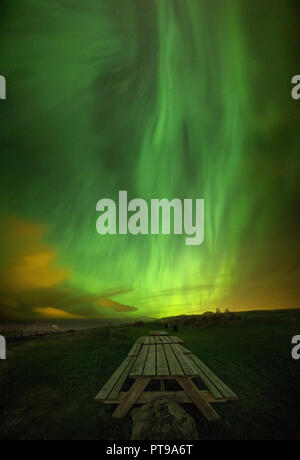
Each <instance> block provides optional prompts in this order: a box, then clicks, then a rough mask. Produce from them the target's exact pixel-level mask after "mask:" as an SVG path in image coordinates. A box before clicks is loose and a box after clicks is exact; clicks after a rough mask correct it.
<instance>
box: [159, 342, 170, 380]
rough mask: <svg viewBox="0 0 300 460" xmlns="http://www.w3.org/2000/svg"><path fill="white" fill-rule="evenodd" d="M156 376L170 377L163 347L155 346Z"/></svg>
mask: <svg viewBox="0 0 300 460" xmlns="http://www.w3.org/2000/svg"><path fill="white" fill-rule="evenodd" d="M156 375H162V376H163V375H170V372H169V368H168V363H167V360H166V356H165V352H164V347H163V346H162V345H156Z"/></svg>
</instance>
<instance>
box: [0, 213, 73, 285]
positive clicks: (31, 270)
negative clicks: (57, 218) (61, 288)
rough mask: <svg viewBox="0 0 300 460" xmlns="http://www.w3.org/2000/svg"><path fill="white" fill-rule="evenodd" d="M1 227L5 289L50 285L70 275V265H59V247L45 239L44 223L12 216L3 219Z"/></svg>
mask: <svg viewBox="0 0 300 460" xmlns="http://www.w3.org/2000/svg"><path fill="white" fill-rule="evenodd" d="M0 227H1V231H0V239H1V246H3V248H4V249H3V250H2V252H3V259H2V262H1V270H0V288H1V290H2V291H7V292H10V293H12V292H14V293H17V292H22V291H27V290H33V289H42V288H51V287H54V286H57V285H58V284H60V283H62V282H63V281H65V280H67V279H68V278H69V277H70V270H69V269H67V268H65V267H63V268H62V267H58V266H57V258H58V254H57V251H56V249H54V248H53V247H51V246H49V245H47V244H45V243H44V242H43V237H44V233H45V229H44V228H43V227H42V226H40V225H37V224H34V223H31V222H28V221H25V220H22V219H19V218H16V217H13V218H8V219H5V220H3V221H2V222H1V223H0Z"/></svg>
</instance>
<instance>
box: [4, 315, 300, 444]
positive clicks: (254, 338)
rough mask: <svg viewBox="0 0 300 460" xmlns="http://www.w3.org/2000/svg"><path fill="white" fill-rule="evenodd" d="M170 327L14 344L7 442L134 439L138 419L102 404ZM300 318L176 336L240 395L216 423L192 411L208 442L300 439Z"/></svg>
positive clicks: (8, 372) (7, 374)
mask: <svg viewBox="0 0 300 460" xmlns="http://www.w3.org/2000/svg"><path fill="white" fill-rule="evenodd" d="M153 328H158V329H161V326H159V325H158V324H156V325H153V324H151V325H145V326H142V327H120V328H117V329H113V330H112V329H109V328H105V329H104V328H102V329H95V330H90V331H81V332H77V333H69V334H62V335H57V336H49V337H44V338H39V339H35V340H28V341H25V342H24V341H23V342H14V343H9V344H8V359H7V360H6V361H0V413H1V418H0V439H13V440H16V439H105V440H120V439H124V440H126V439H127V440H128V439H130V432H131V423H130V422H131V421H130V415H128V416H127V417H125V418H124V419H122V420H115V419H113V418H112V417H111V414H112V412H113V409H114V408H113V406H106V405H103V404H101V403H96V402H94V401H93V398H94V397H95V395H96V394H97V393H98V391H99V390H100V388H101V386H102V385H103V384H104V383H105V381H106V380H107V379H108V378H109V377H110V376H111V374H112V373H113V372H114V370H115V369H116V367H117V366H118V365H119V364H120V363H121V362H122V360H123V359H124V358H125V357H126V355H127V354H128V351H129V349H130V347H131V346H132V344H133V343H134V341H135V340H136V339H137V338H138V337H140V336H141V335H147V334H148V332H149V331H150V329H153ZM298 334H300V310H295V311H286V312H268V313H264V312H253V313H247V314H243V319H242V321H240V322H239V323H238V324H235V325H233V326H231V327H230V326H222V325H219V326H211V327H208V328H203V329H199V328H193V327H186V328H181V329H180V330H179V332H178V333H177V334H176V335H178V336H179V337H181V338H182V339H183V340H184V341H185V346H186V347H187V348H189V349H191V350H192V351H193V352H194V353H196V354H197V355H198V356H199V357H200V359H202V360H203V361H204V362H205V363H206V364H207V365H208V366H209V367H210V368H211V369H212V370H213V371H214V372H215V373H216V374H217V375H218V376H219V377H220V378H221V379H222V380H224V382H225V383H227V384H228V386H229V387H231V388H232V389H233V390H234V391H235V392H236V393H237V394H238V396H239V400H238V401H234V402H230V403H229V402H228V403H226V404H218V405H215V408H216V409H217V411H218V412H219V413H220V415H221V417H222V420H221V421H220V422H217V423H209V422H207V421H206V420H205V419H204V418H203V416H202V415H201V414H200V413H199V412H198V411H197V409H196V408H194V407H193V406H191V405H186V406H185V408H186V409H187V410H188V412H189V413H190V414H191V415H192V416H193V417H194V418H195V420H196V423H197V427H198V432H199V436H200V438H201V439H300V361H293V360H292V358H291V345H290V343H291V338H292V336H294V335H298Z"/></svg>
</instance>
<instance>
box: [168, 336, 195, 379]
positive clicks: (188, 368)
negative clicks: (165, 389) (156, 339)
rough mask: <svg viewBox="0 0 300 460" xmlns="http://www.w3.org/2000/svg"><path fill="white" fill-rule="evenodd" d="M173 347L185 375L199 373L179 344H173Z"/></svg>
mask: <svg viewBox="0 0 300 460" xmlns="http://www.w3.org/2000/svg"><path fill="white" fill-rule="evenodd" d="M171 348H172V350H173V352H174V354H175V356H176V358H177V360H178V362H179V364H180V366H181V367H182V370H183V372H184V374H185V375H190V376H196V375H199V372H198V371H197V368H196V366H195V364H194V363H193V362H192V361H191V360H190V359H189V358H188V355H185V354H184V353H183V351H182V350H180V348H179V347H178V345H177V344H174V345H171Z"/></svg>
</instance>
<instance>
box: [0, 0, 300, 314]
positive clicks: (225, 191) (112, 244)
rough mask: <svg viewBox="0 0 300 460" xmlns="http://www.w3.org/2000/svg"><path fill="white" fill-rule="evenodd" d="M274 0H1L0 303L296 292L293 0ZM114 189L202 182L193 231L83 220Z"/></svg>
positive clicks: (164, 310)
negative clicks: (100, 229)
mask: <svg viewBox="0 0 300 460" xmlns="http://www.w3.org/2000/svg"><path fill="white" fill-rule="evenodd" d="M273 3H274V4H273ZM273 3H272V5H270V1H269V0H252V1H251V2H249V1H246V0H245V1H241V0H228V1H226V2H225V1H223V0H210V1H207V0H184V1H182V0H143V1H141V0H127V1H126V7H125V2H124V0H85V1H84V2H82V1H81V0H68V1H67V0H64V1H63V0H26V2H25V1H24V0H23V1H22V0H2V4H3V5H2V7H1V8H2V13H1V17H0V37H1V38H0V74H2V75H4V76H5V77H6V79H7V88H8V92H7V100H6V101H0V152H1V170H0V210H1V211H0V212H1V214H0V218H1V219H0V244H1V248H0V251H1V252H0V256H1V261H0V304H1V306H0V315H1V316H2V317H8V318H31V317H35V318H43V317H44V318H47V317H49V318H56V317H57V318H63V317H72V316H71V315H74V317H78V316H79V317H84V318H85V317H87V318H102V317H103V318H106V317H120V316H122V317H126V318H127V317H128V318H133V317H139V316H150V317H159V316H166V315H174V314H182V313H186V314H188V313H201V312H203V311H206V310H211V309H215V308H217V307H219V308H221V309H224V308H230V309H232V310H241V309H256V308H268V309H269V308H286V307H299V306H300V301H299V285H300V282H299V281H300V247H299V243H298V235H299V173H300V171H299V169H300V160H299V147H300V136H299V114H300V113H299V112H300V102H297V101H294V100H293V99H292V98H291V94H290V93H291V87H292V86H291V79H292V76H293V75H295V74H300V62H299V59H298V56H297V54H298V51H299V45H300V43H299V34H298V30H299V24H297V18H298V17H299V13H300V8H299V5H298V3H297V2H296V1H292V0H289V1H286V0H276V2H273ZM249 5H250V6H249ZM119 190H127V191H128V194H129V198H130V199H131V198H136V197H139V198H144V199H146V200H150V199H151V198H168V199H172V198H175V197H176V198H181V199H183V198H194V199H195V198H204V199H205V213H206V214H205V242H204V244H203V245H201V246H186V245H185V244H184V236H183V237H182V236H174V235H138V236H132V235H115V236H100V235H98V234H97V233H96V219H97V217H98V215H97V213H96V203H97V201H98V200H99V199H101V198H112V199H115V200H117V196H118V191H119Z"/></svg>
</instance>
